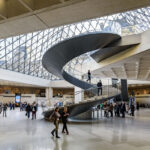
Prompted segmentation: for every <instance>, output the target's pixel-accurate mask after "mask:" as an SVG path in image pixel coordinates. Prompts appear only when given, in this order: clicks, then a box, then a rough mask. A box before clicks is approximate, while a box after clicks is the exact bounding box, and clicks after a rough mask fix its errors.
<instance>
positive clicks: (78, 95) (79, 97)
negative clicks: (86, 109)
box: [74, 86, 84, 103]
mask: <svg viewBox="0 0 150 150" xmlns="http://www.w3.org/2000/svg"><path fill="white" fill-rule="evenodd" d="M83 100H84V92H83V89H81V88H79V87H77V86H75V87H74V102H75V103H79V102H81V101H83Z"/></svg>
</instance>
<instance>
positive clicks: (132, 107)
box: [131, 104, 135, 116]
mask: <svg viewBox="0 0 150 150" xmlns="http://www.w3.org/2000/svg"><path fill="white" fill-rule="evenodd" d="M134 110H135V107H134V105H133V104H131V115H132V116H134Z"/></svg>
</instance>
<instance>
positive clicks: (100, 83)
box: [97, 80, 102, 96]
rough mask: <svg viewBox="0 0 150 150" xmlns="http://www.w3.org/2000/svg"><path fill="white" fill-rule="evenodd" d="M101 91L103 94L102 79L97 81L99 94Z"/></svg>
mask: <svg viewBox="0 0 150 150" xmlns="http://www.w3.org/2000/svg"><path fill="white" fill-rule="evenodd" d="M100 91H101V95H102V81H101V80H99V82H98V83H97V95H98V96H99V95H100V94H99V93H100Z"/></svg>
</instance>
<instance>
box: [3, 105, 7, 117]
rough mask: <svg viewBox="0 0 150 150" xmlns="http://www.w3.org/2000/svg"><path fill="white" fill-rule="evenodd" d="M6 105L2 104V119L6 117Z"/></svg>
mask: <svg viewBox="0 0 150 150" xmlns="http://www.w3.org/2000/svg"><path fill="white" fill-rule="evenodd" d="M6 111H7V104H3V117H7V112H6Z"/></svg>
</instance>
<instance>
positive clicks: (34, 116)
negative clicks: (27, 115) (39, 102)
mask: <svg viewBox="0 0 150 150" xmlns="http://www.w3.org/2000/svg"><path fill="white" fill-rule="evenodd" d="M36 111H37V107H36V103H33V105H32V120H33V119H36Z"/></svg>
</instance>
